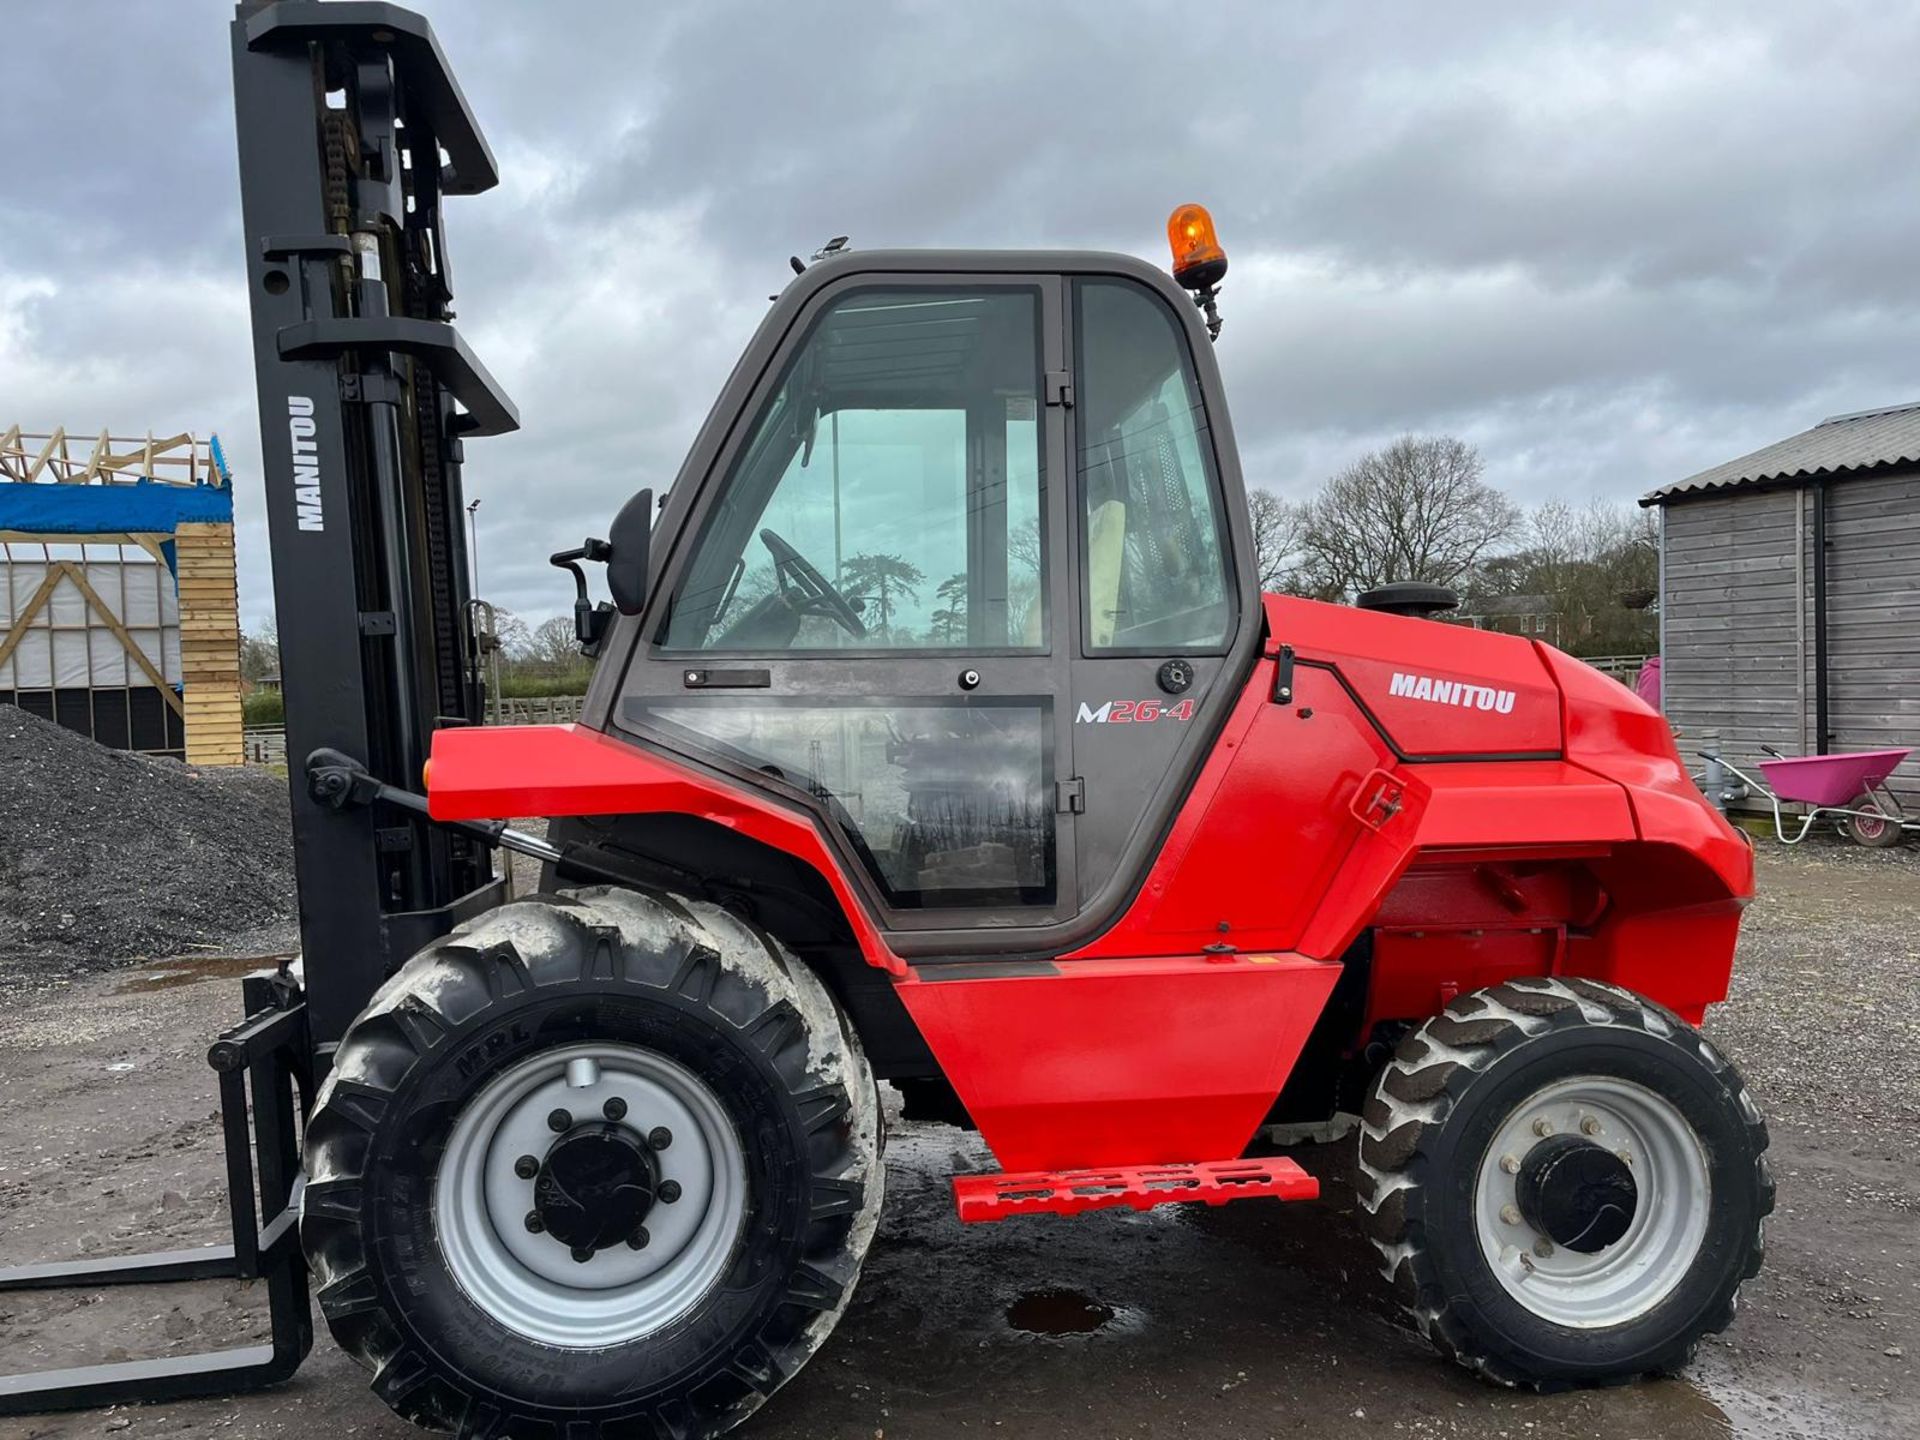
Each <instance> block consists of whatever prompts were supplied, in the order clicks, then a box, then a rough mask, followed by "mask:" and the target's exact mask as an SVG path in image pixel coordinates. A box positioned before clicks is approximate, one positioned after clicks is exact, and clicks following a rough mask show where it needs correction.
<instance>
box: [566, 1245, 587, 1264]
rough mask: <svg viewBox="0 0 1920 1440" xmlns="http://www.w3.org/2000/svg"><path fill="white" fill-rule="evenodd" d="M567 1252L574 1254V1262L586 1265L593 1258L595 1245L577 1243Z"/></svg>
mask: <svg viewBox="0 0 1920 1440" xmlns="http://www.w3.org/2000/svg"><path fill="white" fill-rule="evenodd" d="M567 1253H568V1254H570V1255H571V1256H573V1258H574V1263H576V1264H579V1265H584V1264H586V1263H587V1262H588V1261H589V1260H591V1259H593V1247H592V1246H591V1245H576V1246H574V1247H573V1249H571V1250H569V1251H568V1252H567Z"/></svg>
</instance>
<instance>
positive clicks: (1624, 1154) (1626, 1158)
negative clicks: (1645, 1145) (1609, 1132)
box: [1615, 1150, 1633, 1165]
mask: <svg viewBox="0 0 1920 1440" xmlns="http://www.w3.org/2000/svg"><path fill="white" fill-rule="evenodd" d="M1615 1153H1616V1154H1618V1155H1619V1157H1620V1163H1621V1164H1622V1165H1631V1164H1632V1163H1633V1152H1632V1151H1631V1150H1620V1151H1616V1152H1615Z"/></svg>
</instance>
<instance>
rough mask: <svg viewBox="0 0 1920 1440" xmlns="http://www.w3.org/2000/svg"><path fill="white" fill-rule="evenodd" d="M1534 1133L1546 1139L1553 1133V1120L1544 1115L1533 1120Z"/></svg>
mask: <svg viewBox="0 0 1920 1440" xmlns="http://www.w3.org/2000/svg"><path fill="white" fill-rule="evenodd" d="M1533 1133H1534V1134H1536V1135H1538V1136H1541V1137H1542V1138H1543V1139H1544V1138H1545V1137H1546V1136H1548V1135H1551V1134H1552V1133H1553V1122H1552V1121H1551V1120H1549V1119H1547V1117H1546V1116H1544V1115H1542V1116H1541V1117H1540V1118H1539V1119H1538V1120H1536V1121H1534V1122H1533Z"/></svg>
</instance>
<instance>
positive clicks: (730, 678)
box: [680, 668, 773, 690]
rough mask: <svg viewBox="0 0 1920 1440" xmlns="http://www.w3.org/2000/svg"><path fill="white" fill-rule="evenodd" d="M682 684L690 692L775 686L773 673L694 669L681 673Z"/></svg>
mask: <svg viewBox="0 0 1920 1440" xmlns="http://www.w3.org/2000/svg"><path fill="white" fill-rule="evenodd" d="M680 683H681V685H682V686H683V687H685V688H686V689H688V690H765V689H767V688H768V687H770V686H771V685H772V684H773V672H772V671H771V670H706V669H699V668H693V669H687V670H682V671H681V672H680Z"/></svg>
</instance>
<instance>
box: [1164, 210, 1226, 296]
mask: <svg viewBox="0 0 1920 1440" xmlns="http://www.w3.org/2000/svg"><path fill="white" fill-rule="evenodd" d="M1167 244H1168V246H1169V247H1170V248H1171V249H1172V251H1173V278H1174V279H1175V280H1177V281H1179V282H1180V285H1181V287H1182V288H1183V289H1187V290H1211V289H1212V288H1213V287H1214V286H1216V285H1218V284H1219V283H1220V282H1221V281H1222V280H1223V279H1225V278H1226V274H1227V252H1226V251H1224V250H1222V249H1221V248H1220V237H1219V236H1218V235H1217V234H1215V233H1214V229H1213V216H1211V215H1209V214H1208V213H1207V207H1206V206H1204V205H1182V206H1181V207H1180V208H1179V209H1178V210H1175V211H1174V212H1173V214H1172V215H1170V216H1168V217H1167Z"/></svg>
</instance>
